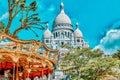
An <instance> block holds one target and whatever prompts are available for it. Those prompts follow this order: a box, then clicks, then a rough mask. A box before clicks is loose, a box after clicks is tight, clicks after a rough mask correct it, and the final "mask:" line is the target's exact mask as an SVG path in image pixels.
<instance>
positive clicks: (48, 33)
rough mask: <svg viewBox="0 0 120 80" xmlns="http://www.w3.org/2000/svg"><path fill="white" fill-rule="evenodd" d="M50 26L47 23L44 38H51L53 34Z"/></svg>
mask: <svg viewBox="0 0 120 80" xmlns="http://www.w3.org/2000/svg"><path fill="white" fill-rule="evenodd" d="M48 26H49V24H48V23H47V24H46V27H47V29H46V31H45V32H44V34H43V37H44V38H50V37H51V36H52V33H51V32H50V30H49V29H48Z"/></svg>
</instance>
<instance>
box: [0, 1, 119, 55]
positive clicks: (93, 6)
mask: <svg viewBox="0 0 120 80" xmlns="http://www.w3.org/2000/svg"><path fill="white" fill-rule="evenodd" d="M27 1H28V2H29V1H32V0H27ZM36 1H37V2H38V3H37V7H38V9H37V12H38V13H39V16H40V18H41V20H42V21H49V25H50V26H49V28H50V30H51V29H52V23H53V20H54V18H55V17H56V16H57V15H58V13H59V11H60V8H59V6H60V2H61V1H62V2H63V3H64V5H65V13H66V14H67V15H68V16H69V17H70V18H71V21H72V25H73V28H74V29H75V23H76V22H78V23H79V25H80V26H79V28H80V30H81V31H82V33H83V35H84V39H85V41H87V42H89V43H90V47H91V48H98V47H99V48H101V49H102V50H105V51H107V52H108V53H109V51H110V52H111V51H113V52H115V51H116V50H118V49H120V44H118V43H119V41H120V36H118V35H119V29H120V27H119V24H120V22H119V20H120V0H36ZM7 8H8V6H7V0H0V21H2V22H4V23H5V24H7V19H8V9H7ZM19 16H20V15H17V17H16V18H15V20H14V22H13V23H12V27H11V32H12V31H14V30H15V29H16V28H17V27H16V26H17V25H19V22H18V21H17V20H18V18H19ZM36 31H37V33H38V34H39V35H40V37H39V38H36V37H35V35H34V34H33V33H32V32H29V31H24V30H23V31H21V32H20V33H19V34H18V36H19V37H20V38H21V39H36V40H39V39H41V38H42V34H43V32H44V31H39V30H36ZM41 33H42V34H41ZM25 34H26V35H25ZM111 35H114V36H117V37H114V36H111ZM109 40H111V41H109ZM108 44H109V46H106V45H108ZM110 46H111V47H110ZM114 50H115V51H114Z"/></svg>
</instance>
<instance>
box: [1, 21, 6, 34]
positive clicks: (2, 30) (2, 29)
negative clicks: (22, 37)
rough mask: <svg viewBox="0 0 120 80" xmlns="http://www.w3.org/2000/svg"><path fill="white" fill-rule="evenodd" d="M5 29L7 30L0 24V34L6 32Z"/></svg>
mask: <svg viewBox="0 0 120 80" xmlns="http://www.w3.org/2000/svg"><path fill="white" fill-rule="evenodd" d="M4 29H5V25H4V24H3V23H2V22H0V34H1V33H3V32H4Z"/></svg>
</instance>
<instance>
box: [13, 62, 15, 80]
mask: <svg viewBox="0 0 120 80" xmlns="http://www.w3.org/2000/svg"><path fill="white" fill-rule="evenodd" d="M13 80H15V63H13Z"/></svg>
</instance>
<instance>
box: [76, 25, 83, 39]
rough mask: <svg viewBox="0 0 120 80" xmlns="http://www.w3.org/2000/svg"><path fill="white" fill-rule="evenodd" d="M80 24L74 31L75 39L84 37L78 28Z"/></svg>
mask: <svg viewBox="0 0 120 80" xmlns="http://www.w3.org/2000/svg"><path fill="white" fill-rule="evenodd" d="M78 26H79V24H78V23H76V30H75V31H74V37H83V35H82V32H81V31H80V29H79V28H78Z"/></svg>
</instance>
